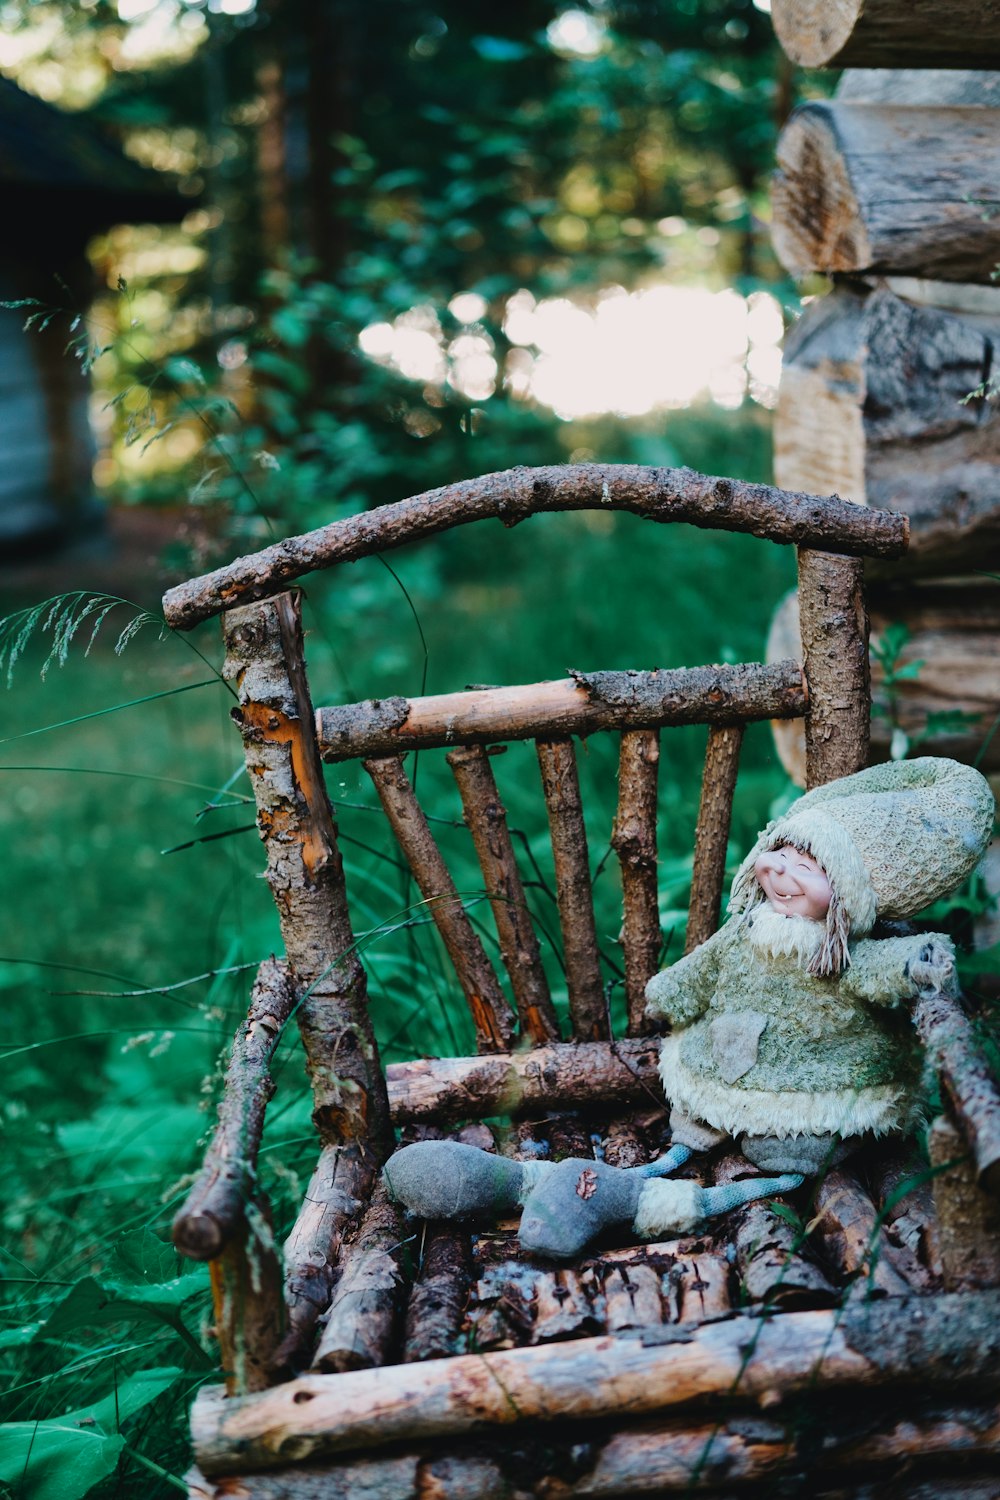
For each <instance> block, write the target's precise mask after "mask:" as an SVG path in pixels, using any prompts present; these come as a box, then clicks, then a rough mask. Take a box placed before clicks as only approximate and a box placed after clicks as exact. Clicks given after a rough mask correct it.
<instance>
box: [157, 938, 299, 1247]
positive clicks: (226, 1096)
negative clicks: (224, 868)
mask: <svg viewBox="0 0 1000 1500" xmlns="http://www.w3.org/2000/svg"><path fill="white" fill-rule="evenodd" d="M294 1006H295V991H294V988H293V987H292V984H291V982H290V979H289V975H288V970H287V968H286V966H285V965H284V964H282V963H279V962H278V961H277V960H276V959H273V958H270V959H268V960H267V961H266V962H265V963H263V964H261V966H260V968H259V969H258V971H257V978H256V981H255V983H254V988H253V995H252V998H251V1001H250V1009H249V1011H248V1012H247V1018H246V1020H245V1021H244V1022H243V1024H242V1025H241V1026H240V1029H239V1031H238V1032H237V1033H236V1040H235V1041H234V1042H233V1052H232V1057H231V1058H230V1061H229V1066H228V1068H227V1069H226V1078H225V1083H224V1084H223V1092H222V1099H221V1101H220V1103H219V1123H218V1125H217V1126H216V1130H215V1134H214V1135H213V1137H212V1141H211V1144H210V1146H209V1148H208V1150H207V1151H206V1153H205V1163H204V1166H203V1167H202V1169H201V1171H200V1173H199V1174H198V1180H197V1181H196V1182H195V1185H194V1187H193V1188H192V1189H191V1191H190V1192H189V1193H188V1195H187V1198H186V1199H185V1200H184V1206H183V1208H181V1210H180V1212H179V1213H178V1214H177V1216H176V1218H175V1219H174V1224H173V1239H174V1244H175V1245H176V1246H177V1249H178V1250H179V1251H180V1252H181V1254H182V1255H188V1256H190V1257H191V1258H192V1260H211V1259H212V1257H213V1256H216V1255H218V1254H219V1253H220V1252H221V1250H222V1248H223V1246H224V1245H225V1244H226V1243H227V1242H228V1240H229V1239H230V1238H231V1237H232V1236H233V1234H235V1233H236V1231H237V1229H239V1228H240V1227H242V1225H243V1207H244V1203H245V1202H246V1199H247V1196H248V1194H251V1193H252V1190H253V1184H254V1182H255V1181H256V1175H257V1174H256V1161H257V1148H258V1146H259V1145H260V1137H261V1132H262V1130H263V1129H264V1109H265V1107H266V1105H267V1102H268V1100H269V1099H270V1098H271V1095H272V1094H273V1093H274V1080H273V1079H272V1078H271V1075H270V1072H269V1071H268V1069H269V1065H270V1061H271V1057H272V1056H273V1054H274V1049H275V1047H276V1046H277V1044H278V1038H279V1037H280V1035H281V1030H282V1027H283V1026H284V1024H285V1022H286V1021H287V1020H288V1018H289V1016H290V1015H291V1014H292V1011H293V1009H294Z"/></svg>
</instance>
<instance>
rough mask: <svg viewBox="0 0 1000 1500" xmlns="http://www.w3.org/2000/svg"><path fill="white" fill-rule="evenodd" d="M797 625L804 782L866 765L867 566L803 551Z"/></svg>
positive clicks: (868, 700)
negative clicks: (804, 713)
mask: <svg viewBox="0 0 1000 1500" xmlns="http://www.w3.org/2000/svg"><path fill="white" fill-rule="evenodd" d="M799 623H800V626H801V631H802V652H803V669H804V671H805V678H806V684H807V690H808V693H809V714H808V717H807V718H806V786H807V787H814V786H821V785H822V784H823V783H824V782H827V781H834V780H836V778H837V777H838V776H850V775H851V774H852V773H853V772H854V771H860V770H861V769H862V768H863V767H864V766H866V765H867V764H868V736H869V723H870V719H871V688H870V681H869V670H868V616H867V614H866V612H865V598H864V587H863V579H862V565H861V563H859V562H857V561H855V560H854V559H853V558H848V557H831V556H830V555H829V554H828V553H825V552H804V551H800V552H799Z"/></svg>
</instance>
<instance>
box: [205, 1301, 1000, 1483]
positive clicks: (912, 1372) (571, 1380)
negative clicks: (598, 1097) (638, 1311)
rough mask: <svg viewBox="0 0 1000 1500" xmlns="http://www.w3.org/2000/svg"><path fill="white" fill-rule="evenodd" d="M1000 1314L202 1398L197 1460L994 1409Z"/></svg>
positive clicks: (707, 1337) (569, 1352)
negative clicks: (944, 1407) (499, 1431)
mask: <svg viewBox="0 0 1000 1500" xmlns="http://www.w3.org/2000/svg"><path fill="white" fill-rule="evenodd" d="M998 1314H1000V1295H998V1294H997V1293H996V1292H980V1293H966V1294H963V1295H961V1296H954V1295H944V1296H941V1297H925V1298H917V1299H896V1298H889V1299H885V1300H883V1301H881V1302H865V1303H858V1304H856V1305H855V1306H853V1307H848V1308H847V1309H844V1310H841V1309H835V1310H827V1311H821V1312H795V1313H783V1314H781V1315H780V1316H777V1317H772V1318H770V1319H766V1320H753V1319H748V1318H744V1317H737V1318H732V1319H729V1320H727V1321H720V1322H717V1323H709V1324H706V1325H705V1326H703V1327H692V1328H690V1329H688V1328H684V1329H678V1328H665V1329H659V1330H657V1329H652V1330H650V1331H649V1333H648V1334H646V1335H645V1336H644V1338H620V1337H619V1338H612V1337H602V1338H596V1339H579V1340H576V1341H574V1342H571V1343H568V1344H548V1345H545V1346H543V1347H540V1348H534V1349H512V1350H508V1351H502V1352H498V1353H494V1354H481V1355H460V1356H458V1357H456V1358H455V1359H446V1360H436V1361H433V1362H432V1363H430V1364H425V1365H421V1366H420V1367H419V1368H418V1367H415V1366H413V1365H391V1366H387V1367H385V1368H383V1369H381V1370H358V1371H355V1372H352V1373H350V1374H347V1375H306V1376H302V1377H300V1378H299V1379H298V1380H293V1381H290V1382H288V1383H287V1384H286V1385H281V1386H277V1387H276V1388H275V1389H273V1390H270V1391H266V1392H263V1393H261V1394H259V1395H253V1396H245V1397H242V1398H238V1399H235V1400H229V1401H220V1400H219V1399H218V1397H217V1396H213V1395H211V1394H205V1393H204V1392H203V1393H202V1394H201V1395H199V1397H198V1399H197V1401H196V1402H195V1406H194V1409H193V1413H192V1428H193V1437H194V1450H195V1459H196V1462H197V1463H198V1464H199V1466H200V1468H201V1469H202V1470H203V1472H204V1473H206V1474H225V1473H229V1472H232V1471H234V1470H238V1469H240V1468H243V1469H247V1470H252V1469H255V1468H267V1467H274V1466H277V1465H280V1464H281V1463H287V1462H288V1461H289V1460H295V1461H298V1460H308V1459H310V1458H318V1457H321V1456H322V1455H324V1454H328V1453H330V1454H332V1453H338V1452H345V1451H349V1450H351V1449H354V1450H357V1449H359V1448H360V1449H363V1448H366V1447H368V1446H370V1445H374V1444H377V1445H379V1446H381V1445H383V1444H384V1445H388V1444H390V1443H394V1442H405V1441H407V1440H417V1441H420V1440H422V1439H425V1438H430V1437H435V1438H437V1437H448V1436H452V1437H454V1436H458V1435H460V1434H462V1433H465V1432H468V1431H470V1430H471V1429H473V1428H475V1429H476V1430H477V1431H478V1432H479V1433H483V1432H485V1431H487V1430H488V1429H489V1428H491V1427H509V1426H510V1425H511V1424H512V1423H514V1422H526V1421H532V1420H536V1421H540V1422H552V1421H567V1420H574V1419H580V1420H584V1421H590V1420H591V1419H595V1418H598V1417H606V1416H612V1415H614V1414H615V1413H620V1412H628V1413H629V1414H630V1415H631V1416H632V1417H640V1416H643V1415H644V1414H647V1413H653V1412H658V1411H661V1410H663V1409H665V1408H668V1407H673V1406H681V1405H686V1404H689V1403H691V1402H696V1401H699V1400H705V1399H712V1398H717V1397H720V1396H724V1397H726V1398H727V1399H733V1398H734V1396H736V1395H740V1396H742V1397H743V1398H744V1399H747V1400H751V1401H753V1400H759V1399H761V1398H762V1397H763V1398H765V1399H766V1400H768V1401H771V1400H775V1399H786V1398H788V1397H791V1396H794V1395H797V1394H799V1393H803V1392H807V1391H809V1392H815V1393H816V1394H817V1395H820V1396H822V1395H823V1394H824V1393H826V1392H832V1391H834V1390H844V1389H845V1388H848V1389H851V1390H852V1391H859V1390H860V1389H861V1388H863V1387H876V1388H877V1387H880V1386H881V1387H885V1386H891V1387H892V1388H894V1389H902V1388H910V1389H913V1388H916V1389H918V1390H922V1391H923V1392H925V1393H929V1392H931V1391H933V1390H935V1389H941V1388H942V1387H944V1388H946V1389H947V1390H948V1391H949V1392H952V1391H954V1390H955V1389H956V1388H966V1389H967V1388H969V1387H970V1386H972V1387H974V1388H975V1389H976V1390H977V1392H978V1393H979V1394H980V1397H982V1396H985V1395H986V1393H990V1394H992V1393H993V1392H995V1391H996V1390H997V1388H998V1385H1000V1318H998Z"/></svg>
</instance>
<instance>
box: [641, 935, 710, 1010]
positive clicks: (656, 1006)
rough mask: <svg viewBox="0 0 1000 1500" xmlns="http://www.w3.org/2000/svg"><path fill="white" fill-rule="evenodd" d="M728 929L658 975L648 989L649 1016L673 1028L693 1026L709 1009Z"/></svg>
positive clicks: (647, 1008)
mask: <svg viewBox="0 0 1000 1500" xmlns="http://www.w3.org/2000/svg"><path fill="white" fill-rule="evenodd" d="M724 932H725V928H723V929H722V931H720V932H716V933H714V934H713V936H712V937H710V938H709V939H708V940H707V942H704V943H701V944H700V945H699V947H697V948H695V950H694V952H693V953H689V954H687V955H686V957H684V958H682V959H679V960H678V962H677V963H675V964H672V965H671V966H670V968H669V969H664V970H663V971H662V972H661V973H659V974H654V975H653V977H652V979H651V980H650V981H649V983H648V984H647V986H646V1014H647V1016H649V1017H650V1019H651V1020H654V1021H669V1022H670V1024H671V1025H672V1026H690V1025H691V1023H692V1021H697V1019H698V1017H699V1016H700V1015H703V1014H704V1013H705V1011H706V1010H707V1009H708V1007H709V1005H710V1004H711V1000H712V993H713V990H714V988H715V980H716V975H717V974H718V970H719V952H720V946H721V943H722V941H723V933H724Z"/></svg>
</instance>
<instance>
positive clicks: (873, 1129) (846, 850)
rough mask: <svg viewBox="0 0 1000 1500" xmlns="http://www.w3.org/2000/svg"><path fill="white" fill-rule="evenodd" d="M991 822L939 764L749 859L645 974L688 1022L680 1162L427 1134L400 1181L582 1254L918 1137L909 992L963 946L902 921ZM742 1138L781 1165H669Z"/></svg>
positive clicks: (796, 829)
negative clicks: (724, 1181) (673, 952)
mask: <svg viewBox="0 0 1000 1500" xmlns="http://www.w3.org/2000/svg"><path fill="white" fill-rule="evenodd" d="M993 815H994V805H993V797H992V794H991V792H990V789H989V786H988V784H987V782H986V781H985V779H984V778H983V777H982V776H981V775H980V774H979V772H978V771H975V770H973V769H972V768H971V767H969V766H963V765H959V764H958V763H957V762H955V761H951V760H944V759H937V758H933V757H924V758H923V759H919V760H912V761H897V762H891V763H889V764H886V765H879V766H872V767H870V768H869V769H868V770H865V771H860V772H858V773H857V774H856V775H854V776H846V777H843V778H842V779H841V780H839V781H833V782H829V783H827V784H826V785H825V786H821V787H817V788H816V789H815V790H813V791H811V792H807V793H806V794H805V796H803V797H800V798H799V799H798V801H796V802H795V803H793V805H792V806H791V807H790V808H789V810H788V811H787V812H786V813H785V814H784V815H783V816H782V817H780V818H778V819H776V820H774V821H773V822H771V823H769V824H768V826H767V828H765V829H764V831H763V833H761V834H760V836H759V838H758V839H757V842H756V844H755V845H754V847H753V849H752V850H751V851H750V853H749V854H748V855H747V857H746V859H745V860H744V861H743V863H742V865H741V866H740V869H739V871H738V872H737V875H736V879H735V881H734V883H733V888H732V895H731V898H730V902H729V918H728V920H727V921H726V923H725V924H724V925H723V926H722V927H721V928H720V929H719V931H718V932H716V933H714V934H713V936H712V937H711V938H709V939H708V940H707V941H706V942H704V943H702V944H701V945H700V946H699V947H698V948H696V949H695V950H694V951H693V952H692V953H689V954H688V955H687V956H686V957H684V958H682V959H681V960H680V961H679V962H678V963H676V964H674V965H672V966H671V967H670V968H668V969H665V970H664V971H663V972H662V973H660V974H657V975H656V976H655V977H654V978H653V979H651V980H650V982H649V984H648V986H647V989H646V999H647V1014H648V1015H649V1016H650V1017H652V1018H655V1019H657V1020H661V1021H667V1022H668V1023H669V1024H670V1027H671V1030H670V1033H669V1034H668V1035H667V1036H666V1037H665V1038H664V1040H663V1044H662V1048H661V1054H660V1076H661V1079H662V1082H663V1087H664V1092H665V1093H666V1096H667V1099H668V1101H669V1102H670V1104H671V1116H670V1125H671V1134H672V1141H671V1146H670V1149H669V1150H668V1151H667V1153H666V1155H665V1156H663V1157H661V1158H660V1159H659V1160H658V1161H656V1162H652V1163H650V1164H649V1165H648V1166H644V1167H636V1168H631V1169H616V1168H612V1167H608V1166H606V1165H604V1164H603V1163H600V1162H595V1161H584V1160H575V1159H574V1160H568V1161H562V1162H559V1163H551V1162H544V1161H542V1162H515V1161H510V1160H508V1159H507V1158H505V1157H498V1156H492V1155H489V1154H487V1153H485V1152H481V1151H477V1150H476V1149H475V1148H472V1147H467V1146H463V1145H461V1144H459V1143H457V1142H446V1141H425V1142H419V1143H417V1144H416V1145H413V1146H409V1147H406V1148H405V1149H404V1150H403V1151H401V1152H399V1153H398V1154H397V1155H396V1156H394V1157H392V1158H391V1159H390V1161H389V1163H388V1165H387V1167H386V1171H385V1175H386V1180H387V1182H388V1184H389V1187H390V1190H391V1191H392V1192H393V1193H394V1194H395V1195H396V1196H397V1197H398V1198H399V1199H400V1200H401V1201H402V1202H403V1203H404V1204H405V1205H406V1206H407V1207H408V1208H410V1209H412V1210H413V1211H414V1212H416V1213H418V1214H420V1215H421V1217H425V1218H441V1217H444V1218H447V1217H458V1216H462V1217H464V1216H473V1215H488V1214H491V1213H492V1214H496V1213H504V1212H509V1211H511V1210H512V1209H514V1208H515V1207H516V1206H518V1205H523V1209H524V1212H523V1215H522V1219H521V1227H520V1231H519V1235H520V1240H521V1243H522V1245H523V1246H524V1247H525V1248H526V1249H529V1250H533V1251H536V1252H538V1253H540V1254H544V1255H549V1256H552V1257H554V1258H558V1259H566V1258H571V1257H572V1256H574V1255H577V1254H579V1253H580V1251H582V1250H583V1248H584V1247H585V1245H586V1244H587V1243H588V1241H589V1240H590V1239H592V1238H593V1237H594V1235H596V1234H597V1233H599V1232H601V1231H602V1230H603V1229H605V1228H608V1227H610V1226H611V1225H629V1226H631V1228H632V1230H633V1232H634V1233H635V1234H637V1235H638V1236H640V1237H650V1236H653V1235H658V1234H683V1233H687V1232H688V1231H690V1230H692V1229H694V1228H695V1226H696V1225H697V1224H698V1223H699V1222H700V1221H701V1220H703V1219H705V1218H708V1217H711V1216H712V1215H714V1214H717V1213H723V1212H726V1211H727V1210H729V1209H731V1208H733V1207H736V1206H737V1205H738V1204H740V1203H746V1202H750V1201H752V1200H753V1199H754V1198H759V1197H769V1196H772V1195H774V1194H777V1193H781V1192H787V1191H791V1190H792V1189H793V1188H795V1187H798V1186H799V1185H800V1184H801V1183H802V1182H803V1181H804V1180H805V1177H806V1176H812V1175H815V1174H816V1173H818V1172H821V1171H823V1170H825V1169H826V1168H828V1167H829V1166H831V1165H834V1164H835V1163H837V1162H839V1161H842V1160H843V1159H844V1158H845V1157H846V1156H847V1155H849V1154H850V1153H851V1152H852V1151H853V1150H855V1149H856V1148H857V1146H858V1145H859V1144H860V1143H861V1142H862V1140H863V1139H864V1138H865V1137H869V1138H871V1137H876V1136H882V1135H887V1134H892V1133H899V1132H906V1131H907V1130H908V1129H910V1128H911V1126H912V1125H913V1123H914V1121H915V1119H916V1117H917V1115H918V1112H919V1099H920V1077H921V1056H920V1050H919V1046H918V1042H917V1039H916V1035H915V1033H914V1031H913V1028H912V1026H911V1025H910V1021H909V1016H908V1014H907V1011H906V1009H905V1005H904V1002H905V1001H907V1000H913V999H915V998H916V997H917V996H918V995H920V994H921V993H923V992H926V991H929V990H937V989H946V988H948V987H949V986H950V985H952V983H953V977H954V949H953V947H952V945H951V943H950V941H949V940H948V938H947V937H945V936H943V935H940V934H927V933H922V934H918V935H915V936H899V935H894V934H893V933H892V932H891V930H887V927H886V924H888V923H891V922H892V921H894V920H895V919H900V918H907V917H911V916H914V915H915V914H916V913H917V912H919V911H921V910H922V909H923V908H924V907H925V906H927V905H929V904H930V902H932V901H935V900H937V899H939V898H940V897H942V896H944V895H946V894H948V893H949V892H950V891H952V890H953V889H954V888H955V887H956V886H957V885H958V884H960V882H961V881H962V880H963V879H964V878H965V876H966V875H968V874H969V873H970V871H971V870H972V869H973V868H974V867H975V865H976V864H977V863H978V861H979V859H980V858H981V856H982V854H983V852H984V850H985V847H986V843H987V841H988V839H989V836H990V833H991V830H992V827H993ZM877 922H878V923H879V927H878V928H877V927H876V923H877ZM727 1139H732V1140H734V1141H735V1142H736V1143H737V1144H738V1146H739V1149H740V1150H741V1151H742V1152H743V1154H744V1155H745V1156H746V1157H747V1158H748V1159H749V1160H750V1161H751V1162H752V1163H753V1164H754V1165H755V1166H757V1167H759V1168H761V1169H763V1170H764V1171H765V1172H766V1173H768V1174H773V1175H767V1176H764V1177H756V1178H751V1179H747V1180H744V1181H737V1182H735V1183H732V1184H730V1185H727V1186H724V1187H714V1188H702V1187H701V1186H700V1185H699V1184H698V1183H696V1182H691V1181H687V1180H674V1179H671V1178H670V1177H669V1174H670V1173H671V1172H672V1171H674V1170H675V1169H676V1168H678V1167H680V1166H682V1165H683V1164H684V1163H685V1162H686V1161H688V1159H689V1158H690V1157H691V1156H692V1154H694V1153H697V1152H703V1151H707V1150H711V1149H712V1148H713V1147H715V1146H717V1145H720V1144H721V1143H722V1142H723V1141H725V1140H727Z"/></svg>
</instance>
